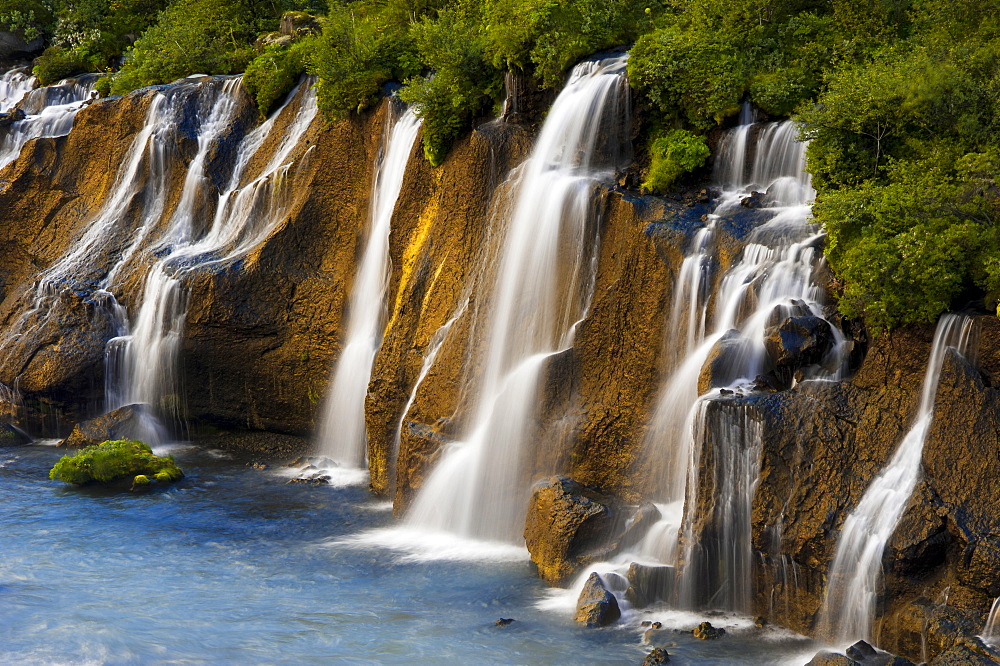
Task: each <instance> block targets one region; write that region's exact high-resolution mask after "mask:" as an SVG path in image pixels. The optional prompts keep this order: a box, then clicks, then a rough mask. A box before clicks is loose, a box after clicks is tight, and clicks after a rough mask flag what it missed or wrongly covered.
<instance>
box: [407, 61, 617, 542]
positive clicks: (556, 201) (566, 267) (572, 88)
mask: <svg viewBox="0 0 1000 666" xmlns="http://www.w3.org/2000/svg"><path fill="white" fill-rule="evenodd" d="M625 60H626V58H625V57H624V56H619V57H614V58H608V59H604V60H599V61H587V62H585V63H582V64H580V65H577V67H575V68H574V70H573V72H572V73H571V75H570V77H569V81H568V82H567V84H566V86H565V88H564V89H563V91H562V92H561V93H560V94H559V96H558V98H557V99H556V101H555V103H554V104H553V105H552V109H551V110H550V111H549V113H548V116H547V117H546V120H545V124H544V125H543V127H542V130H541V133H540V135H539V137H538V141H537V143H536V145H535V148H534V150H533V151H532V153H531V156H530V157H529V158H528V160H527V161H526V162H525V163H524V164H522V165H521V166H520V167H518V168H517V169H515V170H514V172H512V175H511V177H510V178H511V181H512V182H511V187H508V188H501V191H504V192H510V193H511V195H510V196H511V199H510V203H511V205H510V206H508V207H507V208H506V209H505V210H508V211H509V212H508V214H507V215H506V216H505V219H501V220H498V221H497V224H498V225H502V228H501V233H498V234H497V235H496V236H495V237H494V238H495V241H496V242H497V245H495V246H492V249H491V252H492V253H493V255H492V256H493V257H496V259H495V261H496V269H495V273H494V275H495V283H494V284H493V285H492V287H491V288H490V292H491V293H490V294H489V296H488V299H489V300H488V303H489V313H488V316H487V322H486V335H485V343H484V345H483V350H484V352H483V356H484V358H481V359H479V360H478V362H476V363H474V364H473V366H474V367H478V368H481V372H480V373H477V374H476V376H475V378H474V379H472V381H473V382H474V386H475V387H476V388H475V395H477V396H478V397H477V401H476V403H475V406H474V407H473V410H472V411H473V413H472V416H471V418H470V419H469V423H470V425H469V426H468V427H467V429H466V435H465V436H464V437H462V438H461V441H458V442H454V443H451V444H448V445H446V448H445V450H444V451H443V453H442V455H441V457H440V460H439V462H438V463H437V466H436V467H435V468H434V470H433V471H432V472H431V474H430V476H429V478H428V479H427V481H426V482H425V484H424V485H423V487H422V488H421V489H420V491H419V494H418V496H417V498H416V500H415V501H414V503H413V506H412V507H411V509H410V511H409V513H408V514H407V516H406V524H407V526H409V527H411V528H419V529H423V530H432V531H435V532H446V533H450V534H453V535H458V536H461V537H466V538H475V539H481V540H488V541H497V542H506V543H520V542H521V532H522V530H523V522H524V511H525V509H526V503H527V495H528V492H527V491H528V481H529V480H528V479H526V478H525V477H526V475H527V473H526V470H525V469H524V464H523V457H524V453H525V448H526V447H527V446H528V445H529V443H530V442H531V436H532V433H533V421H534V414H535V403H536V398H537V389H538V383H539V379H540V376H541V373H542V370H543V368H544V367H545V365H546V362H547V361H548V360H549V359H550V358H551V357H552V356H554V355H555V354H558V353H559V352H561V351H563V350H566V349H568V348H570V347H571V346H572V345H573V338H574V334H575V332H576V326H577V324H578V322H579V321H580V320H581V319H583V317H585V316H586V312H587V309H588V307H589V304H590V297H591V292H592V289H593V281H594V275H593V271H594V260H595V257H596V247H597V243H598V236H597V229H596V226H595V222H596V221H595V219H594V213H593V211H594V194H593V192H594V187H595V185H596V183H597V181H598V179H600V178H602V177H606V176H610V175H611V174H610V173H607V172H602V171H601V170H600V169H602V168H603V169H605V170H606V169H608V168H610V167H613V166H614V165H613V164H608V165H607V166H605V165H603V164H600V162H601V158H600V157H598V155H599V152H600V150H601V148H609V147H610V151H609V152H610V154H612V155H614V154H615V153H616V152H618V150H619V149H620V147H621V146H622V145H624V139H625V137H621V136H618V134H619V132H617V131H614V128H617V127H618V125H617V123H620V122H621V120H622V119H625V120H627V118H628V88H627V83H626V80H625V73H624V69H625ZM609 127H610V128H612V131H609ZM501 243H502V244H501Z"/></svg>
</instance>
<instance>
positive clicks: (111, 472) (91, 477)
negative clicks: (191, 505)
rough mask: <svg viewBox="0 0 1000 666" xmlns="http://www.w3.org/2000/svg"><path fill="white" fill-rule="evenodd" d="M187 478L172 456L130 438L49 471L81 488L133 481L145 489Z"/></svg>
mask: <svg viewBox="0 0 1000 666" xmlns="http://www.w3.org/2000/svg"><path fill="white" fill-rule="evenodd" d="M183 476H184V473H183V472H182V471H181V470H180V468H179V467H177V465H176V464H174V459H173V458H172V457H170V456H164V457H160V456H156V455H153V452H152V450H150V448H149V446H147V445H146V444H144V443H143V442H140V441H136V440H127V439H122V440H117V441H108V442H102V443H100V444H97V445H95V446H88V447H87V448H85V449H83V451H81V452H80V453H79V454H77V455H75V456H63V457H62V458H60V459H59V462H57V463H56V464H55V465H54V466H53V467H52V470H51V471H50V472H49V478H50V479H53V480H55V479H58V480H60V481H65V482H66V483H72V484H75V485H78V486H83V485H87V484H90V483H104V484H110V483H114V482H116V481H119V480H122V479H131V480H132V485H133V487H141V486H146V485H150V484H152V483H153V480H155V481H156V482H158V483H172V482H174V481H177V480H178V479H180V478H182V477H183Z"/></svg>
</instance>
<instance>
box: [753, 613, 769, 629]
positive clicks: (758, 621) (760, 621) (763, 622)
mask: <svg viewBox="0 0 1000 666" xmlns="http://www.w3.org/2000/svg"><path fill="white" fill-rule="evenodd" d="M753 623H754V626H755V627H757V628H758V629H763V628H764V627H766V626H767V618H766V617H761V616H760V615H755V616H754V618H753Z"/></svg>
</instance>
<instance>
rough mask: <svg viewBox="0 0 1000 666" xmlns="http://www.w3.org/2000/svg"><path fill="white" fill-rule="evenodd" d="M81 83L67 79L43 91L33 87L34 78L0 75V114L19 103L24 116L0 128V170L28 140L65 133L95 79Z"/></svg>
mask: <svg viewBox="0 0 1000 666" xmlns="http://www.w3.org/2000/svg"><path fill="white" fill-rule="evenodd" d="M17 71H18V70H14V72H17ZM8 76H9V77H10V78H9V79H8V78H7V77H8ZM82 81H83V82H81V81H77V80H74V79H68V80H66V81H60V82H59V83H58V84H56V85H54V86H49V87H47V88H34V85H35V79H34V77H30V78H29V79H26V80H21V79H20V78H18V75H17V74H14V73H11V72H8V73H7V74H5V75H4V79H3V82H0V113H3V112H6V111H8V110H9V109H11V108H12V107H13V106H14V105H15V104H19V106H20V107H21V109H22V110H23V111H24V113H25V117H24V119H23V120H19V121H17V122H14V123H11V125H10V126H9V127H6V128H3V129H0V169H2V168H3V167H5V166H7V165H8V164H10V163H11V162H13V161H14V160H15V159H17V156H18V155H20V154H21V148H23V147H24V144H26V143H27V142H28V141H30V140H31V139H38V138H51V137H58V136H66V135H67V134H69V131H70V130H71V129H73V119H74V118H75V117H76V114H77V112H78V111H79V110H80V109H81V108H82V107H83V104H84V102H86V101H87V100H88V99H90V97H91V94H92V93H93V90H94V82H95V81H96V77H87V78H86V79H83V80H82ZM5 106H6V107H7V108H4V107H5Z"/></svg>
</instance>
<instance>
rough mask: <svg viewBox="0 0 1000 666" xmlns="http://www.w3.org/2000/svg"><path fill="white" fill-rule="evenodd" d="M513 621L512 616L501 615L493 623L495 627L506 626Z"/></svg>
mask: <svg viewBox="0 0 1000 666" xmlns="http://www.w3.org/2000/svg"><path fill="white" fill-rule="evenodd" d="M513 621H514V618H512V617H502V618H500V619H499V620H497V621H496V622H494V623H493V624H494V625H495V626H497V627H506V626H507V625H508V624H510V623H511V622H513Z"/></svg>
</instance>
